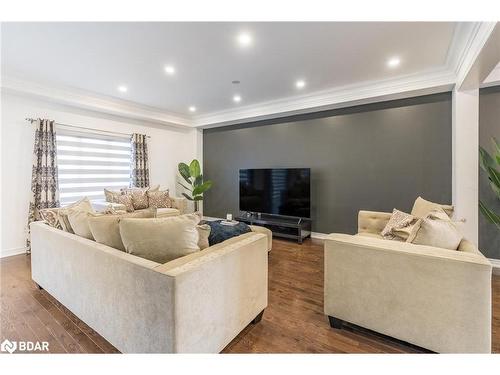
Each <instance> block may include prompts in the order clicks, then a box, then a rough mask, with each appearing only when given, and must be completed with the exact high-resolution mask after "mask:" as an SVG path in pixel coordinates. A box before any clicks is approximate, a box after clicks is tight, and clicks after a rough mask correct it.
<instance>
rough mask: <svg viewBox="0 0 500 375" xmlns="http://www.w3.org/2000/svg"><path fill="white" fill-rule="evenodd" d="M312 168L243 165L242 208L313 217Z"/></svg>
mask: <svg viewBox="0 0 500 375" xmlns="http://www.w3.org/2000/svg"><path fill="white" fill-rule="evenodd" d="M310 185H311V170H310V168H272V169H240V211H249V212H259V213H264V214H273V215H284V216H296V217H303V218H310V217H311V186H310Z"/></svg>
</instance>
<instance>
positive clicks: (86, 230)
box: [68, 209, 104, 241]
mask: <svg viewBox="0 0 500 375" xmlns="http://www.w3.org/2000/svg"><path fill="white" fill-rule="evenodd" d="M103 215H104V214H101V213H93V212H87V211H83V210H78V209H69V210H68V220H69V223H70V224H71V228H72V229H73V232H74V233H75V234H76V235H77V236H80V237H83V238H86V239H88V240H92V241H93V240H94V236H93V235H92V232H91V230H90V227H89V220H88V219H89V217H92V216H103Z"/></svg>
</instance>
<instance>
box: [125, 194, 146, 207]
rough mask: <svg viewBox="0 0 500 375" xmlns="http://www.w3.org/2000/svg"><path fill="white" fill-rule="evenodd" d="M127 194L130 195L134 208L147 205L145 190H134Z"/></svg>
mask: <svg viewBox="0 0 500 375" xmlns="http://www.w3.org/2000/svg"><path fill="white" fill-rule="evenodd" d="M127 195H130V196H131V197H132V205H133V206H134V210H142V209H144V208H148V207H149V201H148V192H147V190H146V191H142V190H136V191H133V192H131V193H129V194H127Z"/></svg>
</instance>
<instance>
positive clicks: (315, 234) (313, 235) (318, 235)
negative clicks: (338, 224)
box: [311, 232, 328, 240]
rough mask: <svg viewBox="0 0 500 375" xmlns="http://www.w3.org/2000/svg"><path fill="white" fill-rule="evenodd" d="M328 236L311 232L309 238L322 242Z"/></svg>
mask: <svg viewBox="0 0 500 375" xmlns="http://www.w3.org/2000/svg"><path fill="white" fill-rule="evenodd" d="M327 236H328V234H326V233H320V232H311V238H314V239H317V240H324V239H325V238H326V237H327Z"/></svg>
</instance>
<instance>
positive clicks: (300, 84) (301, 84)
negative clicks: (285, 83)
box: [295, 79, 306, 89]
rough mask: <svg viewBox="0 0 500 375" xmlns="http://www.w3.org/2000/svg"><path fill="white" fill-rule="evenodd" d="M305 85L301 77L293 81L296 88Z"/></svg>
mask: <svg viewBox="0 0 500 375" xmlns="http://www.w3.org/2000/svg"><path fill="white" fill-rule="evenodd" d="M305 85H306V82H305V81H304V80H303V79H299V80H298V81H297V82H295V87H297V88H298V89H302V88H304V87H305Z"/></svg>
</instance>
